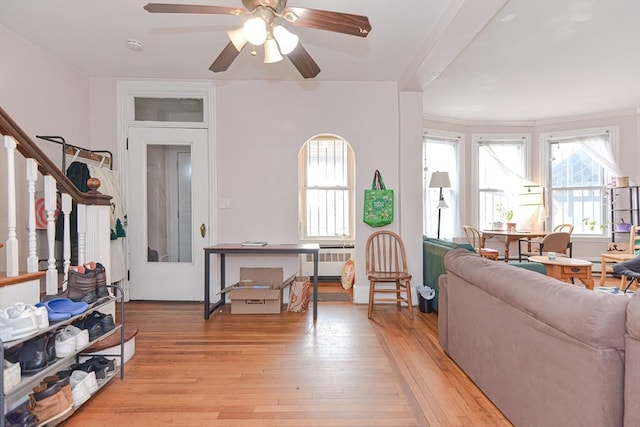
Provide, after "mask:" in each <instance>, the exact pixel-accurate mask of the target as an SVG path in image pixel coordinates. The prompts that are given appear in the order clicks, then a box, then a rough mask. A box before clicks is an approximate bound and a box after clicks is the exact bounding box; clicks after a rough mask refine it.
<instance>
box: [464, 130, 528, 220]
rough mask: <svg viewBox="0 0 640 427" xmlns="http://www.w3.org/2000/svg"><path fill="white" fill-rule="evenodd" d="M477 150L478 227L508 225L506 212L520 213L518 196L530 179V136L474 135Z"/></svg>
mask: <svg viewBox="0 0 640 427" xmlns="http://www.w3.org/2000/svg"><path fill="white" fill-rule="evenodd" d="M473 138H474V142H475V147H476V149H477V151H476V155H477V185H478V201H477V206H478V226H479V227H481V228H489V229H490V228H492V225H491V224H492V223H494V222H503V223H504V222H507V218H506V217H505V215H504V213H505V212H507V211H514V213H516V212H517V211H518V206H519V202H518V194H519V193H521V191H522V189H523V188H524V186H525V185H527V184H528V183H530V181H528V179H527V155H528V151H529V147H528V141H529V137H528V136H526V135H491V136H489V135H486V136H485V135H474V136H473Z"/></svg>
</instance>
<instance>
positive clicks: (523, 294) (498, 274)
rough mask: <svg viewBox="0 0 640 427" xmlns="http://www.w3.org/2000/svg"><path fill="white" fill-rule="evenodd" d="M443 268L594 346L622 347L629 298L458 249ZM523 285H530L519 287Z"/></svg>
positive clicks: (446, 257)
mask: <svg viewBox="0 0 640 427" xmlns="http://www.w3.org/2000/svg"><path fill="white" fill-rule="evenodd" d="M445 267H446V268H447V270H450V269H451V268H453V270H454V271H455V275H457V276H459V277H461V278H462V279H463V280H465V281H468V282H470V283H473V284H474V286H476V287H478V288H480V289H481V290H483V291H484V292H487V293H488V294H490V295H493V296H494V297H496V298H498V299H500V300H502V301H504V302H505V303H507V304H509V305H511V306H513V307H514V308H517V309H519V310H521V311H523V312H525V313H527V314H529V315H530V316H532V317H534V318H536V319H538V320H539V321H541V322H543V323H545V324H548V325H549V326H552V327H553V328H555V329H557V330H559V331H562V332H564V333H565V334H567V335H569V336H571V337H573V338H575V339H577V340H579V341H582V342H584V343H587V344H590V345H593V346H595V347H600V346H602V347H612V348H616V349H620V350H622V349H624V334H625V332H624V331H625V318H626V308H627V303H628V300H627V298H624V297H622V296H617V295H610V294H605V293H600V292H593V291H590V290H586V289H584V288H579V287H577V286H573V285H571V284H568V283H564V282H561V281H559V280H556V279H554V278H551V277H548V276H543V275H540V274H538V273H534V272H532V271H528V270H525V269H522V268H512V267H510V266H509V265H507V264H505V263H496V262H495V261H490V260H486V259H483V258H482V257H479V256H476V255H474V254H471V253H469V252H468V251H464V250H459V249H458V250H453V251H450V252H449V253H448V254H447V255H446V256H445ZM507 269H508V270H507ZM449 274H451V271H449ZM522 283H526V284H527V286H518V285H519V284H522Z"/></svg>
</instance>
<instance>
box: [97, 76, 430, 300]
mask: <svg viewBox="0 0 640 427" xmlns="http://www.w3.org/2000/svg"><path fill="white" fill-rule="evenodd" d="M115 92H116V82H115V80H112V79H92V81H91V105H92V107H91V108H92V112H94V114H92V119H91V120H92V137H93V141H94V146H93V147H94V148H98V147H99V148H102V149H110V150H113V151H114V152H115V151H117V143H116V142H115V141H116V139H117V136H116V135H117V132H116V130H115V126H113V125H112V122H114V121H115V113H113V112H114V111H115V108H116V99H115ZM403 96H405V97H406V98H407V100H405V101H403V103H402V105H400V104H399V101H398V98H399V94H398V91H397V87H396V85H395V84H393V83H351V82H348V83H347V82H332V83H324V82H323V83H320V82H288V83H273V82H258V81H253V82H218V83H217V84H216V88H215V93H214V101H215V106H214V137H213V140H214V149H213V150H211V151H212V157H213V160H214V165H215V168H216V171H215V176H214V182H215V189H212V192H211V194H209V197H215V199H216V200H215V202H217V201H218V200H220V199H229V200H230V201H231V208H229V209H217V210H216V212H215V214H216V216H217V217H216V224H215V234H216V235H215V237H214V241H215V242H218V243H227V242H239V241H243V240H265V241H268V242H270V243H295V242H297V241H298V216H297V215H298V214H297V212H298V194H297V157H298V151H299V150H300V148H301V147H302V145H303V144H304V143H305V142H306V141H307V140H308V139H309V138H311V137H313V136H315V135H318V134H321V133H333V134H337V135H340V136H342V137H343V138H345V139H346V140H347V141H348V142H349V144H351V146H352V147H353V149H354V152H355V156H356V188H357V190H356V209H357V211H356V214H355V215H356V259H355V261H356V285H355V294H356V301H357V302H362V303H364V302H366V301H367V300H368V294H367V292H368V282H367V280H366V276H365V274H364V243H365V241H366V239H367V237H368V236H369V234H370V233H371V232H373V231H374V229H372V228H371V227H369V226H367V225H365V224H364V223H363V222H362V220H361V218H362V204H363V202H364V201H363V195H364V189H365V188H368V187H369V186H370V185H371V180H372V177H373V173H374V171H375V169H379V170H380V171H381V172H382V174H383V177H384V180H385V184H386V185H387V187H388V188H392V189H394V190H395V191H396V221H395V222H394V223H393V224H392V225H391V226H389V228H390V229H392V230H394V231H397V232H399V233H400V234H401V235H402V236H403V239H404V240H405V243H406V244H407V246H408V248H407V251H408V252H409V268H410V269H411V271H412V273H413V274H414V281H413V283H415V284H422V246H421V236H422V233H421V229H422V222H421V221H422V220H421V218H422V201H421V183H422V178H421V166H420V153H421V152H422V146H421V134H422V104H421V102H422V101H421V94H420V93H410V94H408V95H403ZM404 117H406V118H407V119H403V118H404ZM399 123H403V124H402V130H401V129H400V125H399ZM400 138H402V143H401V144H400V143H399V140H400ZM400 145H402V147H400ZM401 156H402V157H401ZM403 162H404V163H407V162H411V165H405V164H403ZM414 163H415V164H414ZM401 186H402V188H401ZM405 188H406V191H405ZM216 205H217V203H216ZM401 206H402V212H401ZM401 223H402V226H401ZM409 242H410V243H409ZM256 258H257V257H246V258H242V259H240V258H237V257H228V259H227V265H228V269H227V271H228V282H229V283H231V282H233V281H234V280H235V279H237V272H238V268H239V267H240V266H264V267H269V266H278V265H284V267H285V274H286V273H287V272H295V271H296V270H297V261H295V260H292V259H291V257H289V258H288V259H286V258H276V257H271V258H269V259H256ZM363 286H364V288H363Z"/></svg>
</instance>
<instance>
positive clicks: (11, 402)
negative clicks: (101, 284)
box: [0, 285, 125, 427]
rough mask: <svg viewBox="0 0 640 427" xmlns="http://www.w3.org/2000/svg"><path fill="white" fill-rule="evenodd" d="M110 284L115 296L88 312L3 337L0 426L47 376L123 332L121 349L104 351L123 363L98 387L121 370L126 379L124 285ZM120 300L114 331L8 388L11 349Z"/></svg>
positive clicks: (0, 343)
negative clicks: (28, 332) (26, 334)
mask: <svg viewBox="0 0 640 427" xmlns="http://www.w3.org/2000/svg"><path fill="white" fill-rule="evenodd" d="M107 287H110V288H113V290H114V296H112V297H109V299H108V300H107V301H104V302H103V303H100V304H98V305H96V306H94V307H91V308H89V309H88V310H87V311H85V312H84V313H81V314H79V315H76V316H72V317H71V318H70V319H66V320H63V321H59V322H55V323H51V324H50V325H49V327H47V328H43V329H40V330H39V331H38V333H37V334H35V335H31V336H29V337H25V338H21V339H18V340H14V341H10V342H6V343H4V342H2V340H0V359H2V361H3V362H2V363H3V366H2V370H1V371H0V408H1V409H2V417H0V427H5V414H7V413H8V412H10V411H11V410H13V409H14V408H16V407H18V406H20V405H22V404H23V403H24V402H26V401H28V399H29V394H30V393H31V392H32V390H33V388H34V387H35V386H37V385H38V384H40V382H41V381H42V380H43V379H44V378H45V377H47V376H50V375H54V374H55V373H56V372H58V371H62V370H65V369H67V368H68V366H69V365H71V364H72V363H79V359H80V356H92V353H90V352H86V351H85V350H86V349H88V348H90V347H91V346H92V345H93V344H95V343H97V342H100V341H102V340H104V339H105V338H107V337H109V336H111V335H113V334H120V352H119V353H115V354H107V355H105V354H102V355H103V356H107V357H119V358H120V363H119V365H118V364H116V365H118V366H116V369H115V370H114V371H112V372H109V373H108V374H107V376H106V378H104V379H101V380H99V381H98V386H99V387H98V391H99V390H100V389H101V388H102V387H104V386H105V385H106V384H107V383H108V382H109V381H110V380H111V379H113V378H114V377H115V376H116V375H118V373H119V374H120V379H124V344H125V341H124V293H123V291H122V288H121V287H120V286H118V285H107ZM112 303H116V304H117V305H119V306H120V322H119V323H117V324H116V327H115V328H114V329H112V330H111V331H108V332H106V333H104V334H103V335H101V336H99V337H98V338H96V339H94V340H93V341H90V342H89V343H88V344H87V345H86V346H84V347H82V348H80V349H78V350H77V351H76V352H75V353H73V354H70V355H68V356H65V357H57V358H56V360H55V361H54V362H53V363H49V364H48V365H47V367H45V368H44V369H42V370H40V371H38V372H37V373H35V374H32V375H24V374H22V375H21V378H20V382H19V383H18V384H17V385H15V386H14V387H13V388H12V389H11V390H9V391H8V392H5V390H4V355H5V352H6V351H7V350H11V349H13V348H15V347H18V346H19V345H21V344H23V343H24V342H26V341H29V340H32V339H34V338H37V337H39V336H42V335H45V334H49V333H53V332H55V331H57V330H58V329H62V328H64V327H65V326H67V325H70V324H71V323H73V322H75V321H76V320H79V319H82V318H84V317H86V316H89V315H91V313H93V312H94V311H100V309H102V308H106V307H107V306H109V304H112Z"/></svg>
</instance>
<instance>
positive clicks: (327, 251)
mask: <svg viewBox="0 0 640 427" xmlns="http://www.w3.org/2000/svg"><path fill="white" fill-rule="evenodd" d="M354 254H355V249H354V248H320V252H319V253H318V276H320V277H340V276H342V267H343V266H344V263H345V261H347V260H348V259H351V258H353V257H354ZM300 258H301V263H300V272H301V275H302V276H311V275H313V255H311V254H304V255H301V256H300Z"/></svg>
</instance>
